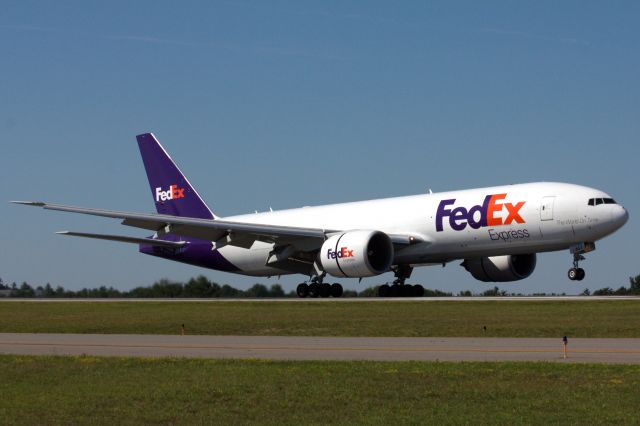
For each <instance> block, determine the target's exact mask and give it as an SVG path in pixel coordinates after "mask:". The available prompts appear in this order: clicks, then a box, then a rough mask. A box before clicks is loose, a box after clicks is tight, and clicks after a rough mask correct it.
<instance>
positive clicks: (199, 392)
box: [0, 356, 640, 425]
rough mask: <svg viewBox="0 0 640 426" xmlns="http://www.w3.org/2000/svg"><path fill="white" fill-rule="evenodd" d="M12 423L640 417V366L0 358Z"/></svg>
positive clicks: (618, 420)
mask: <svg viewBox="0 0 640 426" xmlns="http://www.w3.org/2000/svg"><path fill="white" fill-rule="evenodd" d="M0 366H1V367H0V395H2V398H0V419H2V420H0V423H4V424H85V423H92V424H109V425H110V424H193V423H196V424H202V423H207V424H208V423H216V424H246V423H260V424H310V423H311V424H312V423H315V424H320V423H322V424H327V423H334V424H338V423H339V424H353V423H365V424H398V423H403V424H407V423H409V424H496V423H497V424H549V423H551V424H638V422H640V412H639V411H638V406H637V401H638V399H639V398H640V366H630V365H626V366H623V365H615V366H614V365H584V364H582V365H578V364H573V365H569V364H564V365H562V364H550V363H549V364H547V363H417V362H402V363H384V362H264V361H229V360H227V361H220V360H189V359H171V358H164V359H139V358H135V359H134V358H96V357H28V356H0Z"/></svg>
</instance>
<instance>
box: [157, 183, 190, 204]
mask: <svg viewBox="0 0 640 426" xmlns="http://www.w3.org/2000/svg"><path fill="white" fill-rule="evenodd" d="M178 198H184V188H178V185H171V186H170V187H169V189H167V190H166V191H163V190H162V188H161V187H157V188H156V202H157V201H167V200H176V199H178Z"/></svg>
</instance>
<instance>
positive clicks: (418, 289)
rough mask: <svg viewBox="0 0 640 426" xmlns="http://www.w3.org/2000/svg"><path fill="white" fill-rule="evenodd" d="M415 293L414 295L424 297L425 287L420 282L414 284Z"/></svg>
mask: <svg viewBox="0 0 640 426" xmlns="http://www.w3.org/2000/svg"><path fill="white" fill-rule="evenodd" d="M413 295H414V297H424V287H422V286H421V285H420V284H416V285H414V286H413Z"/></svg>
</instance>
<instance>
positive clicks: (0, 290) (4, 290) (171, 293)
mask: <svg viewBox="0 0 640 426" xmlns="http://www.w3.org/2000/svg"><path fill="white" fill-rule="evenodd" d="M629 284H630V285H629V287H624V286H621V287H619V288H618V289H617V290H614V289H612V288H611V287H604V288H601V289H598V290H595V291H593V293H591V292H590V291H589V289H585V290H584V291H583V292H582V293H581V294H582V295H583V296H589V295H594V296H627V295H640V275H637V276H636V277H631V278H629ZM377 295H378V287H377V286H375V287H368V288H365V289H364V290H362V291H360V292H357V291H353V290H345V291H344V294H343V297H376V296H377ZM556 295H557V294H556V293H551V294H547V293H534V294H531V295H529V296H556ZM561 295H565V294H564V293H562V294H561ZM425 296H426V297H450V296H453V293H450V292H444V291H441V290H429V289H425ZM457 296H466V297H472V296H479V297H495V296H525V295H524V294H522V293H509V292H507V291H506V290H500V289H499V288H498V287H494V288H492V289H488V290H486V291H484V292H482V293H472V292H471V291H469V290H466V291H461V292H459V293H458V294H457ZM0 297H41V298H118V297H120V298H127V297H131V298H154V297H158V298H243V297H246V298H269V297H297V295H296V293H295V291H290V292H288V293H286V292H285V291H284V289H283V288H282V286H281V285H280V284H273V285H271V286H270V287H267V286H265V285H264V284H254V285H253V286H252V287H250V288H248V289H247V290H239V289H237V288H235V287H232V286H230V285H228V284H224V285H220V284H218V283H216V282H214V281H211V280H209V279H208V278H207V277H205V276H203V275H200V276H198V277H195V278H191V279H190V280H189V281H187V282H186V283H181V282H176V281H170V280H168V279H162V280H160V281H156V282H155V283H153V285H151V286H146V287H145V286H140V287H135V288H133V289H131V290H129V291H126V290H125V291H122V290H118V289H116V288H113V287H106V286H101V287H98V288H83V289H81V290H67V289H65V288H64V287H62V286H56V287H55V288H54V287H52V286H51V285H50V284H49V283H47V284H46V285H45V286H37V287H35V288H34V287H32V286H31V285H29V284H27V283H26V282H23V283H22V284H21V285H17V284H16V283H15V282H14V283H12V284H10V285H9V284H5V283H4V282H3V281H2V278H0Z"/></svg>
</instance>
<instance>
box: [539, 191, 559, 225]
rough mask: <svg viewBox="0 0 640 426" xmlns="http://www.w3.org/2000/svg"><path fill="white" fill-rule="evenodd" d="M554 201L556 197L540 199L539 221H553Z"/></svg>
mask: <svg viewBox="0 0 640 426" xmlns="http://www.w3.org/2000/svg"><path fill="white" fill-rule="evenodd" d="M555 201H556V197H542V203H541V204H540V220H542V221H545V220H553V204H554V203H555Z"/></svg>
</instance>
